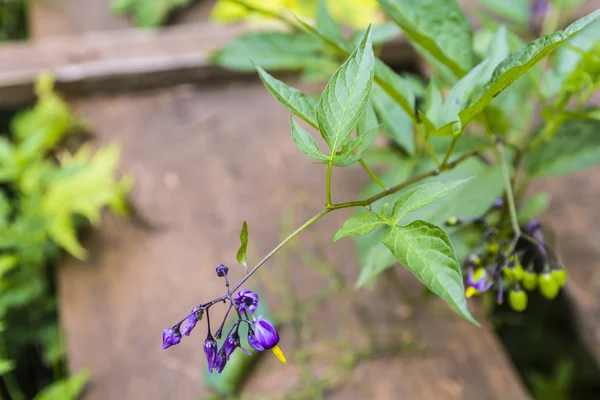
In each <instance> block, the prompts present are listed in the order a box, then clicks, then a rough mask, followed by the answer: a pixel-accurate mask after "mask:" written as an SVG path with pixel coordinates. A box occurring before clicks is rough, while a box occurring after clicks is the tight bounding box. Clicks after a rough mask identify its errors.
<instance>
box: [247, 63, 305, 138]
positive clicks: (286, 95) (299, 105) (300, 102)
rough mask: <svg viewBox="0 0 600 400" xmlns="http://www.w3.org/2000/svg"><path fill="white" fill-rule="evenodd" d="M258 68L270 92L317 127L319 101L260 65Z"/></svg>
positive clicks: (296, 113) (294, 112) (289, 108)
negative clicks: (275, 76)
mask: <svg viewBox="0 0 600 400" xmlns="http://www.w3.org/2000/svg"><path fill="white" fill-rule="evenodd" d="M256 70H257V71H258V75H259V76H260V79H262V81H263V82H264V84H265V86H266V87H267V89H268V90H269V92H271V94H272V95H273V96H274V97H275V99H276V100H277V101H278V102H279V103H281V104H282V105H283V106H284V107H285V108H287V109H288V110H290V111H291V112H292V113H293V114H294V115H297V116H298V117H300V118H302V119H303V120H304V121H306V122H308V123H309V124H311V125H312V126H313V127H315V128H316V127H317V114H316V109H317V102H316V101H315V100H313V99H312V98H310V97H308V96H307V95H305V94H304V93H302V92H301V91H299V90H298V89H295V88H293V87H290V86H288V85H286V84H285V83H283V82H281V81H280V80H278V79H275V78H273V76H271V75H270V74H269V73H267V72H266V71H265V70H264V69H262V68H261V67H259V66H258V65H257V66H256Z"/></svg>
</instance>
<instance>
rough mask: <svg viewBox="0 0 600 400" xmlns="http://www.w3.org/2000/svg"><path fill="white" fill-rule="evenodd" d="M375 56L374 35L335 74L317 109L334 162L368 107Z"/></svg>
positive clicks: (368, 34)
mask: <svg viewBox="0 0 600 400" xmlns="http://www.w3.org/2000/svg"><path fill="white" fill-rule="evenodd" d="M373 66H374V55H373V49H372V47H371V33H370V30H367V33H366V34H365V36H364V37H363V40H362V41H361V43H360V45H359V46H358V47H357V48H356V49H355V50H354V52H352V54H351V55H350V57H349V58H348V59H347V60H346V62H344V64H342V66H341V67H340V68H339V69H338V70H337V71H336V72H335V74H333V76H332V77H331V80H330V81H329V83H328V84H327V86H326V87H325V90H324V91H323V94H322V95H321V99H320V100H319V104H318V105H317V121H318V123H319V131H320V132H321V135H322V136H323V139H325V142H326V143H327V145H328V146H329V149H330V158H331V159H333V157H334V156H335V152H336V151H337V150H338V148H339V147H341V146H343V145H344V143H345V142H346V140H347V139H348V137H349V136H350V133H351V132H352V129H353V128H354V126H355V125H356V123H357V122H358V120H359V118H360V116H361V115H362V113H363V111H364V110H365V108H366V106H367V102H368V100H369V96H370V94H371V86H372V84H373Z"/></svg>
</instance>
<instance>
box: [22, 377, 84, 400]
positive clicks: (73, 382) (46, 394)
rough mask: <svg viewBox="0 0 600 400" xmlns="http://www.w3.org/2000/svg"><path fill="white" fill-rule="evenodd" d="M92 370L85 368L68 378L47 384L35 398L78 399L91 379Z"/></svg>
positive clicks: (48, 399)
mask: <svg viewBox="0 0 600 400" xmlns="http://www.w3.org/2000/svg"><path fill="white" fill-rule="evenodd" d="M90 375H91V374H90V371H89V370H88V369H84V370H82V371H80V372H78V373H77V374H75V375H73V376H70V377H68V378H66V379H61V380H58V381H55V382H53V383H51V384H50V385H49V386H46V387H45V388H44V389H43V390H42V391H41V392H39V393H38V394H37V395H36V396H35V397H34V400H76V399H78V398H79V396H80V395H81V393H82V392H83V389H84V387H85V385H86V383H87V381H88V380H89V379H90Z"/></svg>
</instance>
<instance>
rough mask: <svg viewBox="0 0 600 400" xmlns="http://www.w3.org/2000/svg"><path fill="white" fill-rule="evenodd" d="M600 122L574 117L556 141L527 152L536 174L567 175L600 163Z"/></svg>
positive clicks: (531, 169) (528, 162)
mask: <svg viewBox="0 0 600 400" xmlns="http://www.w3.org/2000/svg"><path fill="white" fill-rule="evenodd" d="M598 132H600V121H594V120H578V119H573V120H569V121H566V122H565V123H563V124H562V125H561V126H560V128H558V131H557V132H556V135H555V136H554V137H553V138H552V140H549V141H546V142H543V143H542V144H541V145H540V146H538V147H537V148H535V149H533V150H532V151H530V152H528V153H526V154H525V164H526V165H527V168H528V169H529V172H530V174H531V175H532V176H538V177H541V176H553V175H565V174H571V173H573V172H577V171H581V170H583V169H585V168H588V167H591V166H592V165H594V164H596V163H598V162H600V134H598Z"/></svg>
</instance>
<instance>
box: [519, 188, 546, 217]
mask: <svg viewBox="0 0 600 400" xmlns="http://www.w3.org/2000/svg"><path fill="white" fill-rule="evenodd" d="M549 205H550V195H549V194H548V193H547V192H541V193H537V194H536V195H534V196H533V197H532V198H530V199H529V200H527V202H526V203H525V205H524V206H523V207H522V208H521V209H520V210H519V212H518V216H519V223H521V224H526V223H528V222H529V221H531V220H532V219H535V218H539V217H540V215H541V214H542V213H543V212H544V211H545V210H546V209H547V208H548V206H549Z"/></svg>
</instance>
